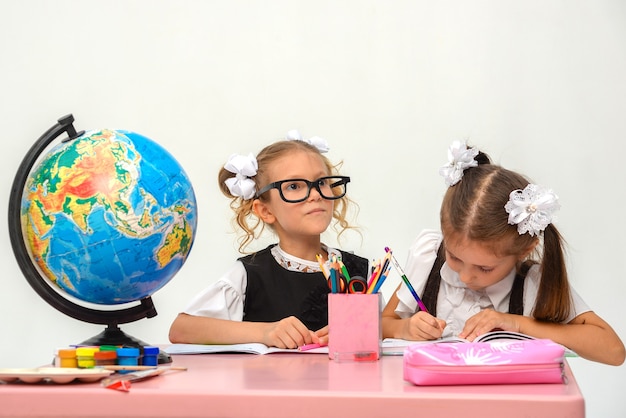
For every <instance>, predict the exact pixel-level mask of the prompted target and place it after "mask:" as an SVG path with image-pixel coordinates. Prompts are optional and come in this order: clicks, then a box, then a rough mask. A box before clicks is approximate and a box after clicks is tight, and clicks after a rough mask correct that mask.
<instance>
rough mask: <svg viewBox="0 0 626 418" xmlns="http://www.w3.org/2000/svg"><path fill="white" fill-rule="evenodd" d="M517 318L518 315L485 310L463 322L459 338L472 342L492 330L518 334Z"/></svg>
mask: <svg viewBox="0 0 626 418" xmlns="http://www.w3.org/2000/svg"><path fill="white" fill-rule="evenodd" d="M517 318H518V315H513V314H508V313H502V312H496V311H494V310H493V309H485V310H484V311H480V312H478V313H477V314H476V315H474V316H472V317H471V318H470V319H468V320H467V322H465V326H464V327H463V331H461V333H460V334H459V337H461V338H465V339H467V340H469V341H474V340H475V339H476V337H478V336H479V335H482V334H485V333H487V332H489V331H493V330H494V329H501V330H504V331H513V332H520V326H519V322H518V320H517Z"/></svg>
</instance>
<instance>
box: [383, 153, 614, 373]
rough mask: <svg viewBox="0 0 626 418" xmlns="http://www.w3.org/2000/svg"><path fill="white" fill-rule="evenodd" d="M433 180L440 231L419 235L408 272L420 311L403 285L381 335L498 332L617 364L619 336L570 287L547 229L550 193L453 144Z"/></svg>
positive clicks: (557, 239) (557, 240) (558, 246)
mask: <svg viewBox="0 0 626 418" xmlns="http://www.w3.org/2000/svg"><path fill="white" fill-rule="evenodd" d="M440 173H441V174H442V175H443V176H444V177H445V180H446V184H447V185H448V186H449V188H448V190H447V191H446V194H445V196H444V198H443V203H442V205H441V210H440V222H441V232H436V231H423V232H422V233H421V234H420V235H419V236H418V237H417V239H416V240H415V241H414V243H413V245H412V246H411V249H410V252H409V258H408V262H407V265H406V274H407V276H408V277H409V279H410V280H411V282H412V284H413V286H414V288H415V289H416V290H417V292H418V293H420V294H422V295H423V298H422V301H423V302H424V304H425V306H426V308H427V312H426V311H422V310H419V311H418V309H419V308H418V307H417V303H416V301H415V299H414V298H413V297H412V295H411V294H410V293H409V291H408V289H407V288H406V287H404V286H401V287H400V288H398V290H397V292H395V294H394V295H393V296H392V297H391V299H390V301H389V303H388V304H387V306H386V307H385V309H384V311H383V319H382V323H383V336H384V337H393V338H402V339H407V340H434V339H437V338H441V337H448V336H454V335H458V336H459V337H462V338H466V339H468V340H470V341H472V340H474V339H475V338H476V337H477V336H479V335H481V334H484V333H486V332H489V331H491V330H494V329H502V330H505V331H513V332H520V333H523V334H527V335H531V336H533V337H536V338H548V339H551V340H553V341H555V342H557V343H560V344H562V345H564V346H566V347H568V348H570V349H571V350H573V351H575V352H576V353H577V354H578V355H580V356H581V357H584V358H587V359H590V360H594V361H598V362H602V363H607V364H613V365H619V364H622V363H623V362H624V356H625V353H624V344H623V343H622V341H621V340H620V338H619V337H618V336H617V334H616V333H615V332H614V330H613V329H612V328H611V327H610V326H609V324H607V323H606V322H605V321H604V320H602V318H600V317H599V316H598V315H596V314H595V313H594V312H593V311H591V310H590V308H589V307H588V306H587V305H586V304H585V302H584V301H583V300H582V299H581V298H580V297H579V296H578V294H577V293H576V292H575V291H574V289H572V288H571V287H570V285H569V282H568V278H567V271H566V267H565V257H564V250H563V239H562V238H561V235H560V234H559V232H558V230H557V228H556V227H555V226H554V224H553V223H552V220H553V214H554V211H555V210H557V209H558V208H559V204H558V200H557V196H556V195H555V194H554V193H553V192H552V191H551V190H549V189H546V188H543V187H540V186H537V185H534V184H531V183H530V182H529V181H528V180H527V179H525V178H524V177H523V176H521V175H519V174H517V173H515V172H512V171H510V170H506V169H504V168H502V167H500V166H497V165H495V164H491V162H490V160H489V157H488V156H487V155H486V154H484V153H482V152H480V151H479V150H477V149H475V148H467V146H466V145H465V144H464V143H460V142H455V143H454V144H453V145H452V147H451V148H450V151H449V163H448V164H447V165H446V166H444V167H442V169H441V170H440ZM533 260H538V261H533ZM416 311H417V313H416Z"/></svg>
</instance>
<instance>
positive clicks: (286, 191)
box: [256, 176, 350, 203]
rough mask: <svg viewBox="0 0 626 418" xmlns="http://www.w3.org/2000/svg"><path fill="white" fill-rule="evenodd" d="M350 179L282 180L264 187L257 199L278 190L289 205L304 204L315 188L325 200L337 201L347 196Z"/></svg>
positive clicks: (333, 177) (329, 177) (335, 177)
mask: <svg viewBox="0 0 626 418" xmlns="http://www.w3.org/2000/svg"><path fill="white" fill-rule="evenodd" d="M349 182H350V177H346V176H328V177H320V178H318V179H317V180H314V181H308V180H305V179H289V180H280V181H275V182H274V183H270V184H268V185H267V186H265V187H263V188H262V189H261V190H259V191H258V192H257V194H256V197H259V196H261V195H262V194H263V193H265V192H267V191H268V190H271V189H277V190H278V193H279V194H280V198H281V199H283V200H284V201H285V202H287V203H298V202H304V201H305V200H307V199H308V198H309V196H310V195H311V188H313V187H315V190H317V191H318V192H319V194H320V196H322V197H323V198H324V199H328V200H335V199H340V198H342V197H344V196H345V195H346V189H347V184H348V183H349Z"/></svg>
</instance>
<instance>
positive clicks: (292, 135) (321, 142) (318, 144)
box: [285, 129, 330, 153]
mask: <svg viewBox="0 0 626 418" xmlns="http://www.w3.org/2000/svg"><path fill="white" fill-rule="evenodd" d="M285 138H286V139H288V140H291V141H304V142H306V143H307V144H309V145H313V146H314V147H315V148H317V149H318V151H319V152H321V153H325V152H328V151H329V150H330V148H329V146H328V142H326V140H325V139H324V138H320V137H319V136H313V137H311V138H309V139H302V135H300V132H299V131H298V130H297V129H292V130H290V131H289V132H287V135H286V136H285Z"/></svg>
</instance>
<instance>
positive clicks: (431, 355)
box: [404, 339, 565, 366]
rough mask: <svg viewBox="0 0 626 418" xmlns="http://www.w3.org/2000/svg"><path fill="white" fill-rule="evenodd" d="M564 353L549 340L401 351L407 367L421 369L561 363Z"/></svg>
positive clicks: (440, 345)
mask: <svg viewBox="0 0 626 418" xmlns="http://www.w3.org/2000/svg"><path fill="white" fill-rule="evenodd" d="M564 355H565V349H564V347H563V346H562V345H560V344H557V343H555V342H553V341H551V340H545V339H541V340H529V341H494V342H490V343H469V342H467V343H463V342H455V343H436V342H435V343H417V344H411V345H410V346H408V347H407V348H406V350H405V353H404V356H405V359H406V361H407V362H408V363H411V364H419V365H421V366H462V365H466V366H472V365H492V366H495V365H504V364H510V365H513V364H527V365H530V364H546V363H554V362H559V361H561V362H562V361H563V358H564Z"/></svg>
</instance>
